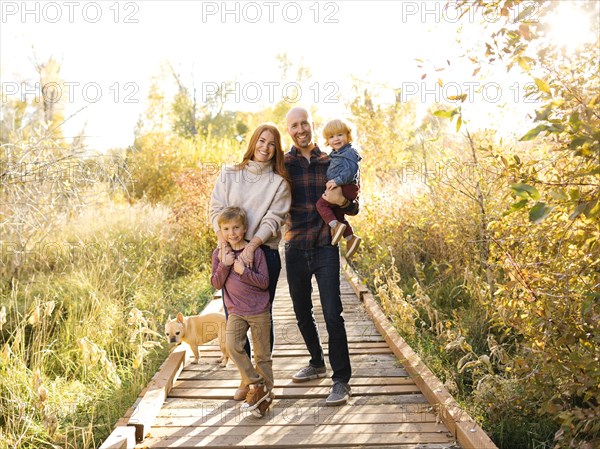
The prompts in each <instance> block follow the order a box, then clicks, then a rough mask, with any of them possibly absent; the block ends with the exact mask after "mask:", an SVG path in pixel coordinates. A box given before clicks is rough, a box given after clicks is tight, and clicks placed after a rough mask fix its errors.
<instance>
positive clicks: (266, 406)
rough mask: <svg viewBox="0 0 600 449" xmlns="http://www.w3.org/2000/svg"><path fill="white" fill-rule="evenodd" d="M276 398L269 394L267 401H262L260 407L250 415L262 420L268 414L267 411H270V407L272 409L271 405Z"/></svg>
mask: <svg viewBox="0 0 600 449" xmlns="http://www.w3.org/2000/svg"><path fill="white" fill-rule="evenodd" d="M274 397H275V396H274V395H273V393H272V392H269V394H268V395H267V397H266V398H265V400H264V401H262V402H261V403H260V404H259V405H258V407H257V408H255V409H254V410H252V411H251V412H250V413H252V414H253V415H254V416H256V417H257V418H262V417H263V416H265V414H266V413H267V410H269V407H271V404H273V399H274Z"/></svg>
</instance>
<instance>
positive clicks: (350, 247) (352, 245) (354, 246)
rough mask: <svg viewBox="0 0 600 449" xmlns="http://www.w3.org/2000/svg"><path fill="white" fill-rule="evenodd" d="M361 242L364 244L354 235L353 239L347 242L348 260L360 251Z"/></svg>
mask: <svg viewBox="0 0 600 449" xmlns="http://www.w3.org/2000/svg"><path fill="white" fill-rule="evenodd" d="M360 242H362V239H361V238H360V237H357V236H355V235H353V236H352V237H350V239H348V242H346V258H347V259H350V258H351V257H352V256H353V255H354V253H355V252H356V251H357V250H358V247H359V246H360Z"/></svg>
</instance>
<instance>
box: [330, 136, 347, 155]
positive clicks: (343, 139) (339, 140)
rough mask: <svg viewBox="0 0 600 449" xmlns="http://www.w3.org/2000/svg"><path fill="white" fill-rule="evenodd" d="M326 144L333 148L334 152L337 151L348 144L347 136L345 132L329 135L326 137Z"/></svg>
mask: <svg viewBox="0 0 600 449" xmlns="http://www.w3.org/2000/svg"><path fill="white" fill-rule="evenodd" d="M327 143H329V146H330V147H331V148H333V150H334V151H338V150H339V149H340V148H342V147H343V146H344V145H346V144H347V143H348V134H347V133H345V132H337V133H334V134H331V135H330V136H329V137H327Z"/></svg>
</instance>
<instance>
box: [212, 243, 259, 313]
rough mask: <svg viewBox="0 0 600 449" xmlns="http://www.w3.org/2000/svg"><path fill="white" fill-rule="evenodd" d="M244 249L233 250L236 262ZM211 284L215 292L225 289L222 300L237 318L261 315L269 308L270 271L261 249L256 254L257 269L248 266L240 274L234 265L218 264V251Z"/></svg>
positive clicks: (213, 261)
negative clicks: (238, 316)
mask: <svg viewBox="0 0 600 449" xmlns="http://www.w3.org/2000/svg"><path fill="white" fill-rule="evenodd" d="M241 252H242V250H239V251H233V253H234V255H235V258H236V259H237V258H238V256H239V255H240V253H241ZM210 283H211V284H212V286H213V287H214V288H216V289H223V300H224V301H225V305H226V306H227V312H228V313H230V314H234V315H242V316H243V315H259V314H261V313H264V312H266V311H267V310H269V308H270V304H269V290H268V288H269V271H268V269H267V260H266V258H265V253H264V252H263V250H262V249H260V248H256V251H255V252H254V266H253V268H252V269H250V268H248V267H246V268H245V269H244V272H243V273H242V274H237V273H236V272H235V270H234V269H233V265H230V266H227V265H223V264H222V263H221V262H220V261H219V249H218V248H217V249H216V250H215V251H214V252H213V255H212V276H211V277H210Z"/></svg>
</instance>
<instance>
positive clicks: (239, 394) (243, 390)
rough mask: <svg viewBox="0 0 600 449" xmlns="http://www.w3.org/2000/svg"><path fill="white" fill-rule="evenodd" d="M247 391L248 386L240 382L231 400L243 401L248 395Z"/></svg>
mask: <svg viewBox="0 0 600 449" xmlns="http://www.w3.org/2000/svg"><path fill="white" fill-rule="evenodd" d="M248 390H250V388H249V387H248V385H245V384H244V382H240V386H239V387H238V389H237V390H235V393H234V394H233V400H234V401H243V400H244V399H246V396H247V395H248Z"/></svg>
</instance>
